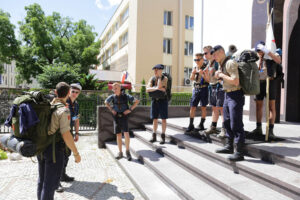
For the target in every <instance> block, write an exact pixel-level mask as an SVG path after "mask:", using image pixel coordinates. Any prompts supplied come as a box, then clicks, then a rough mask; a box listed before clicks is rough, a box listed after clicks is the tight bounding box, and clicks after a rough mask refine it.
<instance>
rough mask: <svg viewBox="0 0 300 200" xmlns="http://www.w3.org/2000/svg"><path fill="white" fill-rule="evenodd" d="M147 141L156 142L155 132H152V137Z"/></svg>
mask: <svg viewBox="0 0 300 200" xmlns="http://www.w3.org/2000/svg"><path fill="white" fill-rule="evenodd" d="M149 142H151V143H153V142H156V133H152V139H151V140H149Z"/></svg>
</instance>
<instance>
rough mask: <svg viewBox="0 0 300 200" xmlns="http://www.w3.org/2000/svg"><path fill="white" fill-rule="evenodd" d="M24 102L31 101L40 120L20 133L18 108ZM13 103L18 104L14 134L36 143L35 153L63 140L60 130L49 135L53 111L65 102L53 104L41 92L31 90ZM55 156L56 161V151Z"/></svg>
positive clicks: (13, 126) (13, 120) (13, 122)
mask: <svg viewBox="0 0 300 200" xmlns="http://www.w3.org/2000/svg"><path fill="white" fill-rule="evenodd" d="M22 103H29V104H30V105H31V107H32V108H33V110H34V111H35V113H36V115H37V117H38V119H39V122H38V123H36V124H35V125H33V126H31V127H30V128H28V129H27V130H25V131H23V133H20V123H19V112H18V110H19V106H20V105H21V104H22ZM13 104H15V105H17V109H16V112H15V113H14V115H13V118H12V129H13V134H14V136H15V137H17V138H20V139H24V140H30V141H32V142H33V143H34V144H35V145H36V150H35V153H34V155H39V154H41V153H43V152H44V150H45V149H46V148H47V147H48V146H49V145H51V144H52V145H53V146H54V145H55V143H56V142H59V141H60V140H62V136H61V134H59V130H58V131H57V132H56V133H55V134H53V135H48V127H49V125H50V122H51V115H52V113H53V112H54V111H55V110H56V109H57V108H59V107H63V106H64V105H63V104H55V105H51V104H50V101H49V100H48V99H46V98H45V97H44V95H43V94H42V93H41V92H30V93H27V94H25V95H22V96H20V97H17V98H16V99H15V100H14V101H13ZM53 151H54V149H53ZM32 156H33V155H32ZM53 158H54V162H55V152H54V155H53Z"/></svg>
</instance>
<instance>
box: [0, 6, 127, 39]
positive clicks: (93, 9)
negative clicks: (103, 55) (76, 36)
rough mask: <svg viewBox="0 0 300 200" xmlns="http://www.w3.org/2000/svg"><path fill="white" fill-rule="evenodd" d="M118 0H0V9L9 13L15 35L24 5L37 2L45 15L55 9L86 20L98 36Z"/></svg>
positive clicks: (22, 16) (23, 11)
mask: <svg viewBox="0 0 300 200" xmlns="http://www.w3.org/2000/svg"><path fill="white" fill-rule="evenodd" d="M120 2H121V0H0V9H2V10H3V11H5V12H8V13H9V14H10V16H11V18H10V22H11V23H12V24H14V25H15V26H16V29H15V33H16V35H18V21H22V20H23V19H24V18H25V16H26V12H25V9H24V8H25V6H28V5H31V4H34V3H38V4H39V5H40V6H41V7H42V9H43V11H44V12H45V14H46V15H51V14H52V12H54V11H55V12H58V13H60V15H61V16H63V17H71V18H72V19H73V22H74V21H79V20H80V19H84V20H86V21H87V23H88V24H89V25H92V26H94V32H96V33H97V34H98V36H97V38H99V37H100V34H101V33H102V31H103V30H104V28H105V26H106V24H107V23H108V22H109V19H110V18H111V16H112V15H113V14H114V12H115V10H116V9H117V7H118V5H119V4H120Z"/></svg>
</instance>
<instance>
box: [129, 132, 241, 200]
mask: <svg viewBox="0 0 300 200" xmlns="http://www.w3.org/2000/svg"><path fill="white" fill-rule="evenodd" d="M130 147H131V151H132V152H133V153H134V154H135V155H136V156H137V157H139V159H140V160H141V161H142V162H143V163H144V164H145V165H146V166H148V167H149V168H151V169H152V170H153V171H154V172H155V174H156V175H157V176H158V177H160V178H161V179H162V180H163V181H164V182H165V183H167V184H168V185H169V186H170V187H172V188H173V189H175V190H176V191H177V192H178V193H179V194H180V195H181V196H182V197H184V198H185V199H211V200H213V199H214V200H215V199H236V198H235V197H234V196H229V195H224V194H222V193H221V192H220V191H218V190H217V189H215V188H214V187H215V186H213V185H211V184H209V182H205V181H202V180H201V179H199V178H198V177H197V176H195V175H194V174H193V173H191V172H189V171H187V170H185V169H183V168H182V167H181V166H178V165H176V164H175V163H174V162H173V161H171V160H170V159H168V158H166V157H164V156H162V155H161V154H159V153H157V152H155V151H153V150H152V149H151V148H150V147H149V146H147V145H146V144H144V143H143V142H142V141H140V140H138V139H137V138H131V141H130ZM168 199H172V198H170V197H169V198H168Z"/></svg>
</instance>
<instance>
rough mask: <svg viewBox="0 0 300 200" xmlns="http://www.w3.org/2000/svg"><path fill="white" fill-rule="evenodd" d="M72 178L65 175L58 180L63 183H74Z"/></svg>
mask: <svg viewBox="0 0 300 200" xmlns="http://www.w3.org/2000/svg"><path fill="white" fill-rule="evenodd" d="M74 179H75V178H74V177H71V176H68V175H67V174H64V175H62V177H61V178H60V181H63V182H72V181H74Z"/></svg>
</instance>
